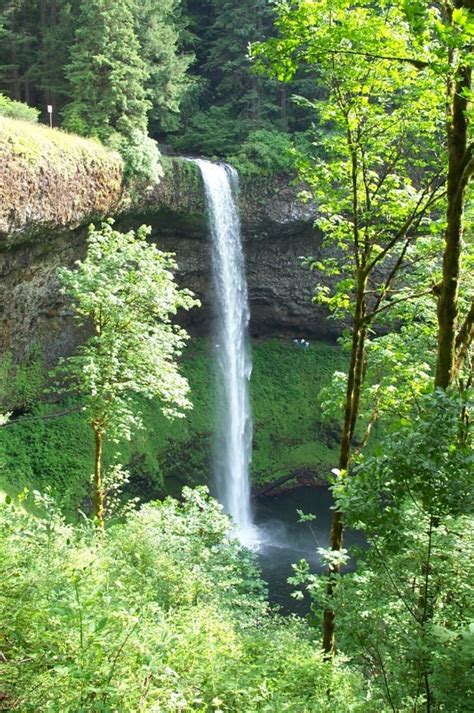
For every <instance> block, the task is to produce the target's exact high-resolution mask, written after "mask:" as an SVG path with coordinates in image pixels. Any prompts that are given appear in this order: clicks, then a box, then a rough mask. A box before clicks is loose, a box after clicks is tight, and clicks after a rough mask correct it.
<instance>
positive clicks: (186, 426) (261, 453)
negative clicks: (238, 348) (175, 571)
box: [0, 340, 344, 511]
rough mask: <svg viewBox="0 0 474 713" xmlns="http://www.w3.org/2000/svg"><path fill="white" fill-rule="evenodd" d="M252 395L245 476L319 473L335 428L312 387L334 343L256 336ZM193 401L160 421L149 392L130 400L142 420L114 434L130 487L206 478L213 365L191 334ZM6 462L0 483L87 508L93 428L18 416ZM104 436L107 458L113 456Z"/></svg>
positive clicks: (51, 408) (77, 421) (147, 491)
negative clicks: (128, 435)
mask: <svg viewBox="0 0 474 713" xmlns="http://www.w3.org/2000/svg"><path fill="white" fill-rule="evenodd" d="M252 355H253V365H254V366H253V374H252V380H251V398H252V407H253V414H254V415H253V419H254V450H253V461H252V468H251V472H252V480H253V482H254V484H258V485H260V484H263V483H265V482H269V481H272V480H273V479H275V478H278V477H279V476H281V475H284V474H286V473H288V472H290V471H291V470H294V469H297V468H298V469H299V468H308V469H311V470H312V471H313V472H316V473H317V474H318V475H321V476H324V475H326V474H327V472H328V470H329V468H330V467H332V466H333V465H334V463H335V462H336V452H335V450H334V447H335V446H336V445H337V437H335V435H334V434H331V433H330V431H328V429H327V427H326V426H324V425H323V423H322V419H321V414H320V409H319V403H318V393H319V390H320V389H321V387H322V386H323V385H324V384H326V383H327V382H328V380H329V378H330V377H331V375H332V373H333V371H334V369H340V368H342V367H343V366H344V356H343V355H342V353H341V352H340V350H339V349H338V348H337V347H334V346H331V345H328V344H325V343H316V342H315V343H312V344H311V346H310V347H309V348H308V349H306V350H304V349H300V348H299V347H296V348H295V347H293V346H292V344H291V341H290V340H268V341H264V340H258V341H255V342H254V343H253V346H252ZM182 367H183V372H184V374H185V375H186V376H187V378H188V379H189V382H190V385H191V392H192V400H193V403H194V408H193V410H192V411H191V412H189V413H188V414H187V416H186V418H184V419H177V420H175V421H168V420H167V419H165V417H164V416H163V415H162V413H161V411H160V409H159V404H158V403H157V402H155V401H140V402H137V408H138V409H139V410H140V411H141V412H142V414H143V420H144V423H145V429H144V430H143V431H141V432H139V433H137V434H136V435H135V436H134V438H133V439H132V440H131V441H130V442H124V443H121V444H120V446H119V448H118V450H119V451H120V455H119V457H118V459H119V461H120V462H121V463H123V464H126V465H127V467H128V468H129V470H130V471H131V474H132V486H131V487H132V490H133V492H134V494H137V493H138V494H140V495H141V496H142V497H144V498H151V497H156V496H159V495H162V494H164V493H165V492H167V493H172V494H177V493H178V492H179V491H180V489H181V487H182V485H183V484H196V483H202V482H207V481H208V480H209V474H210V472H211V467H210V461H211V453H212V432H213V426H214V415H213V414H214V408H213V387H212V384H213V368H212V363H211V360H210V358H209V355H208V347H207V342H206V341H205V340H194V341H193V342H192V343H191V344H190V346H189V347H188V349H187V351H186V353H185V355H184V357H183V364H182ZM77 406H78V404H77V403H74V402H69V403H67V404H61V405H57V404H56V405H41V406H37V407H36V408H35V409H34V415H35V416H44V415H46V414H51V413H53V412H58V411H63V410H68V409H77ZM0 437H1V448H2V457H1V460H2V461H3V462H4V467H3V469H2V471H1V473H0V489H2V488H3V489H4V490H6V491H8V492H10V493H12V492H15V491H16V492H17V491H19V490H21V489H22V488H23V487H24V486H25V485H27V486H29V487H30V488H37V489H40V490H44V489H45V488H46V487H47V486H50V487H51V488H52V490H53V492H54V493H56V494H59V495H60V499H61V501H62V504H63V506H64V508H65V509H66V510H69V511H72V510H73V509H74V508H75V507H77V505H78V504H79V503H81V501H82V505H81V506H82V507H83V508H85V509H87V507H88V482H89V478H90V475H91V473H92V470H93V447H92V436H91V433H90V428H89V426H88V425H87V424H86V423H84V421H83V418H82V415H81V413H80V412H78V411H77V410H73V411H72V412H70V413H69V414H67V415H65V416H63V417H61V418H48V419H41V418H38V419H36V420H35V419H31V420H27V419H25V420H23V421H22V422H21V423H17V424H12V425H10V426H7V427H6V428H3V429H1V430H0ZM115 451H116V447H114V448H112V447H111V444H109V448H108V458H109V460H111V459H112V458H113V457H114V456H116V452H115Z"/></svg>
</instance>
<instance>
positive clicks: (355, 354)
mask: <svg viewBox="0 0 474 713" xmlns="http://www.w3.org/2000/svg"><path fill="white" fill-rule="evenodd" d="M357 284H358V288H357V298H356V307H355V312H354V329H353V333H352V347H351V361H350V365H349V371H348V375H347V387H346V396H345V403H344V423H343V427H342V436H341V446H340V451H339V470H340V471H345V472H347V469H348V467H349V462H350V456H351V448H352V441H353V437H354V431H355V427H356V423H357V416H358V413H359V401H360V389H361V384H362V379H363V370H364V354H365V341H366V336H367V328H366V325H365V323H364V317H365V290H366V285H367V278H366V277H365V275H364V274H363V273H362V272H360V274H359V277H358V282H357ZM343 537H344V515H343V513H342V512H340V511H337V510H336V511H334V512H333V516H332V523H331V550H335V551H340V550H341V549H342V545H343ZM328 569H329V579H328V584H327V589H326V596H327V605H326V608H325V610H324V614H323V651H324V654H325V658H327V659H331V658H332V657H333V656H334V654H335V653H336V638H335V630H336V613H335V611H334V609H333V608H332V607H331V599H332V597H333V596H334V590H335V588H336V583H337V575H338V574H339V572H340V569H341V566H340V564H330V565H329V568H328Z"/></svg>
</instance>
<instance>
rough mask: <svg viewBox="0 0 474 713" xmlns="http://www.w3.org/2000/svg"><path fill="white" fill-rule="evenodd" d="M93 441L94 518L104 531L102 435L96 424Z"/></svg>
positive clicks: (94, 425)
mask: <svg viewBox="0 0 474 713" xmlns="http://www.w3.org/2000/svg"><path fill="white" fill-rule="evenodd" d="M92 428H93V429H94V441H95V463H94V495H95V516H96V518H97V523H98V525H99V528H100V529H101V530H103V529H104V521H105V493H104V483H103V480H102V457H103V449H104V433H103V431H102V429H101V427H100V426H99V424H98V423H96V422H94V423H93V424H92Z"/></svg>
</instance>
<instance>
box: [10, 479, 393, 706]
mask: <svg viewBox="0 0 474 713" xmlns="http://www.w3.org/2000/svg"><path fill="white" fill-rule="evenodd" d="M184 495H185V499H184V502H183V503H182V504H179V503H178V502H176V501H174V500H167V501H165V502H164V503H154V504H150V505H147V506H145V507H144V508H142V509H141V510H140V511H139V512H137V513H134V514H132V515H130V516H129V518H128V520H127V522H126V523H124V524H121V525H116V526H114V527H111V528H110V529H109V530H108V531H107V532H106V533H105V535H104V536H103V537H100V536H99V535H98V534H97V532H96V531H94V530H93V529H92V528H90V527H88V526H86V525H83V526H81V527H75V528H73V527H70V526H69V527H68V526H66V525H65V524H64V523H63V521H62V520H61V517H60V516H59V515H58V514H57V513H56V512H55V510H54V507H53V506H52V504H51V503H50V501H49V500H48V498H44V497H40V496H39V495H37V496H36V498H35V499H36V508H37V509H39V510H40V511H42V514H43V517H42V518H38V517H33V516H31V515H28V514H26V513H25V512H24V510H22V509H21V507H18V506H16V505H11V504H10V505H5V504H3V505H1V506H0V525H1V527H0V575H1V576H0V615H1V617H2V621H3V622H4V624H5V626H3V627H2V635H1V636H2V639H1V650H2V659H1V662H0V668H1V672H2V696H3V705H6V706H7V707H8V708H10V709H15V708H17V709H21V710H22V711H25V712H26V711H38V710H44V711H58V710H61V711H71V713H72V711H79V710H87V711H99V710H100V711H114V710H120V711H124V712H125V711H130V713H131V712H132V711H138V710H140V711H156V710H161V711H170V713H171V712H173V713H174V712H175V711H177V710H196V711H202V712H203V713H204V712H205V711H209V713H210V712H211V711H234V712H235V713H239V712H240V711H254V710H255V711H262V712H265V711H267V712H268V713H270V711H275V710H279V711H280V710H281V711H284V710H288V711H295V713H296V712H297V711H301V712H302V711H309V710H318V711H321V713H325V712H326V713H329V711H333V710H334V706H336V707H337V708H336V709H337V710H338V711H341V713H344V712H345V711H347V712H349V711H361V712H362V711H375V710H380V709H377V708H375V707H373V706H372V705H371V704H370V701H367V700H366V698H365V695H364V691H363V688H362V686H361V683H360V680H359V679H358V677H357V676H355V675H354V674H353V673H352V672H351V670H350V669H348V668H347V667H344V666H343V664H342V663H341V664H339V662H338V663H337V664H336V665H335V666H334V668H331V667H329V666H328V665H327V664H326V663H324V662H323V660H322V657H321V654H320V653H319V652H318V651H317V649H316V648H315V647H314V644H313V642H312V641H311V639H310V637H309V636H308V633H307V631H305V628H304V626H303V625H302V624H301V623H299V622H297V621H296V620H292V619H289V620H287V621H284V620H280V619H278V618H273V617H272V616H270V614H269V613H268V611H267V607H266V605H265V602H264V599H263V585H262V582H261V581H260V579H259V577H258V574H257V571H256V569H255V565H254V564H253V562H252V560H251V558H250V556H249V554H248V553H245V552H244V551H242V550H241V548H240V547H239V545H238V544H237V542H236V541H230V540H229V539H228V538H227V535H226V533H227V530H228V525H229V523H228V520H227V518H225V517H224V516H223V515H222V514H221V512H220V507H219V506H218V505H217V503H215V501H212V500H209V499H208V498H207V496H206V493H205V491H204V490H196V491H186V492H185V493H184ZM13 601H14V602H15V606H14V607H12V602H13ZM329 685H330V686H331V689H332V690H333V698H332V700H331V701H328V700H327V695H326V691H327V687H328V686H329Z"/></svg>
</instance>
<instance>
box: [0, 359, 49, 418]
mask: <svg viewBox="0 0 474 713" xmlns="http://www.w3.org/2000/svg"><path fill="white" fill-rule="evenodd" d="M45 385H46V374H45V373H44V368H43V365H42V363H41V349H40V348H39V346H35V345H32V347H31V348H30V350H29V353H28V354H26V355H25V356H24V357H23V359H22V360H21V361H20V362H18V363H15V361H14V359H13V356H12V354H11V352H6V353H5V354H4V355H3V356H2V361H1V364H0V394H1V402H2V404H3V408H6V409H10V408H15V409H20V410H22V409H31V408H32V407H33V406H34V405H35V403H37V402H38V400H39V399H40V398H41V396H42V395H43V391H44V388H45Z"/></svg>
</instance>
